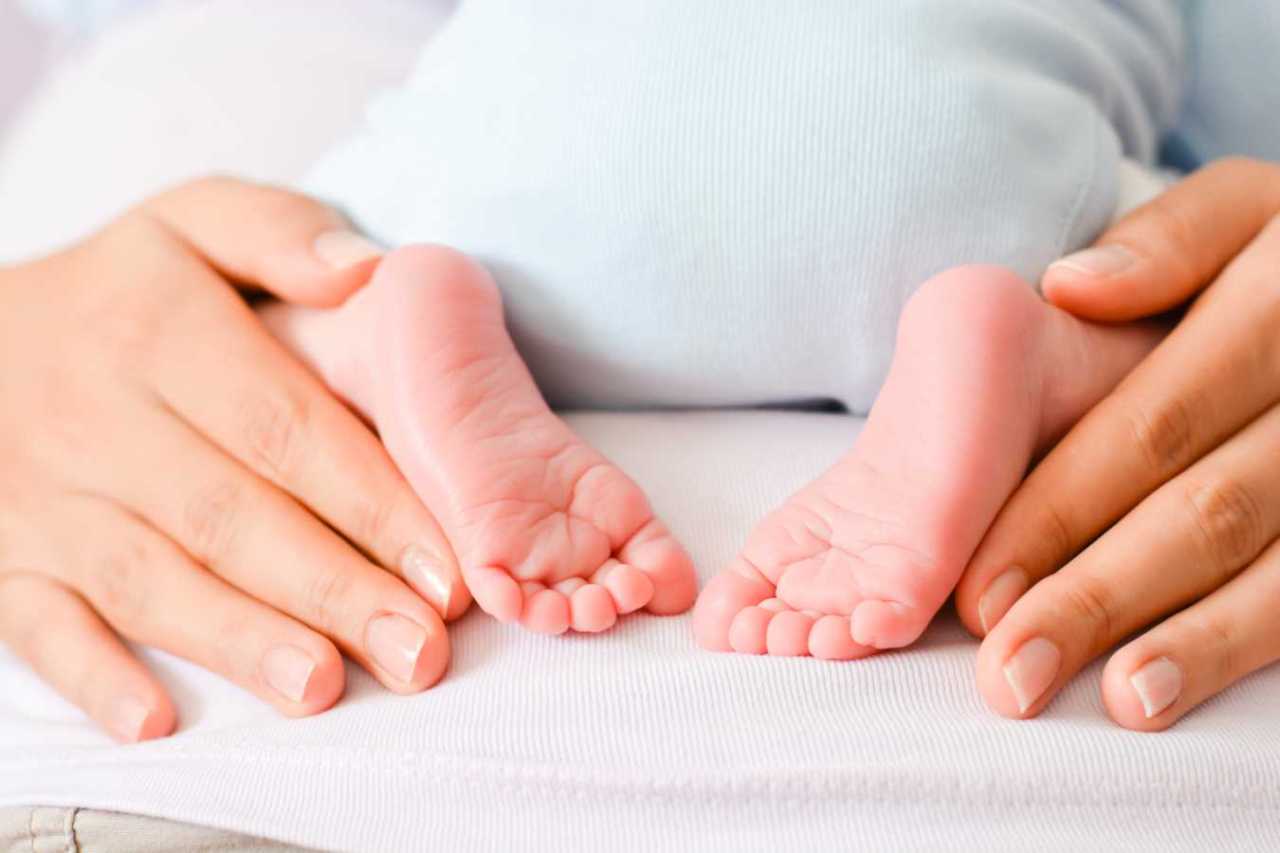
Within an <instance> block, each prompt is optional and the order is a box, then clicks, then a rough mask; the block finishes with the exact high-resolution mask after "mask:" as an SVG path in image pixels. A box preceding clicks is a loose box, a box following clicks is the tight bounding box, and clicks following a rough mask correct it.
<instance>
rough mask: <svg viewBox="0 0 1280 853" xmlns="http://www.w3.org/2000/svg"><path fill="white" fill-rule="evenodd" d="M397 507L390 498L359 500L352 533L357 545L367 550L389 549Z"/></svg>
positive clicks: (354, 511) (355, 510)
mask: <svg viewBox="0 0 1280 853" xmlns="http://www.w3.org/2000/svg"><path fill="white" fill-rule="evenodd" d="M395 516H396V509H395V505H394V504H393V502H391V501H389V500H375V499H364V500H359V501H358V502H357V503H356V505H355V508H354V510H353V517H354V523H353V525H352V531H351V535H352V537H353V539H354V541H355V543H356V544H357V545H359V546H360V547H363V548H364V549H365V550H367V551H371V552H372V551H376V552H382V551H387V550H389V549H388V548H386V547H383V546H384V545H389V544H392V543H391V539H392V530H393V529H394V524H395V523H394V519H395Z"/></svg>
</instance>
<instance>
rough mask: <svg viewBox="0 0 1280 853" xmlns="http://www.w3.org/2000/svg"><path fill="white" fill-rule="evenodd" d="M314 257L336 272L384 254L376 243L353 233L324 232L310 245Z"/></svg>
mask: <svg viewBox="0 0 1280 853" xmlns="http://www.w3.org/2000/svg"><path fill="white" fill-rule="evenodd" d="M312 250H313V251H314V252H315V253H316V257H318V258H319V259H320V260H322V261H324V262H325V263H326V264H328V265H329V266H331V267H333V268H334V269H336V270H344V269H346V268H347V267H353V266H355V265H356V264H359V263H363V262H365V261H367V260H370V259H371V258H380V257H382V256H383V255H384V254H385V253H386V252H385V250H384V249H383V248H382V247H381V246H379V245H378V244H377V243H375V242H373V241H372V240H370V239H368V238H367V237H362V236H360V235H359V234H357V233H355V232H354V231H345V230H342V231H326V232H325V233H323V234H321V235H320V236H319V237H317V238H316V241H315V243H313V244H312Z"/></svg>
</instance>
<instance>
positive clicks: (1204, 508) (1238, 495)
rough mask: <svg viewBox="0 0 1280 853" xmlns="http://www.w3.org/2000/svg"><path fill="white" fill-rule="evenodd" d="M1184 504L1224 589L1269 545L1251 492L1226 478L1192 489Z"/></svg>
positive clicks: (1186, 494) (1259, 509)
mask: <svg viewBox="0 0 1280 853" xmlns="http://www.w3.org/2000/svg"><path fill="white" fill-rule="evenodd" d="M1184 501H1185V504H1186V508H1187V512H1188V514H1189V515H1190V519H1191V525H1190V527H1191V531H1192V534H1193V535H1194V536H1195V538H1196V540H1197V542H1198V544H1199V546H1200V549H1201V552H1202V553H1203V554H1204V556H1205V557H1206V559H1207V561H1208V568H1209V569H1210V570H1211V571H1212V572H1213V575H1214V577H1213V580H1214V581H1215V582H1216V584H1218V585H1221V584H1222V583H1223V582H1225V581H1226V580H1227V579H1228V578H1229V577H1231V576H1232V575H1234V574H1235V573H1236V571H1237V570H1239V569H1240V568H1241V567H1243V566H1244V564H1245V563H1246V562H1247V561H1249V560H1251V559H1252V558H1253V557H1255V556H1256V555H1257V554H1258V552H1259V551H1260V550H1261V549H1262V546H1263V545H1264V544H1265V543H1264V541H1263V533H1264V529H1265V528H1264V521H1263V515H1262V510H1261V508H1260V507H1259V505H1258V502H1257V500H1256V499H1255V498H1254V496H1253V495H1252V494H1251V493H1250V491H1249V489H1248V488H1246V487H1245V486H1243V485H1242V484H1240V483H1238V482H1236V481H1233V480H1229V479H1225V478H1224V479H1219V480H1216V481H1213V482H1210V483H1203V484H1194V485H1191V486H1190V487H1189V488H1188V489H1187V490H1186V493H1185V496H1184Z"/></svg>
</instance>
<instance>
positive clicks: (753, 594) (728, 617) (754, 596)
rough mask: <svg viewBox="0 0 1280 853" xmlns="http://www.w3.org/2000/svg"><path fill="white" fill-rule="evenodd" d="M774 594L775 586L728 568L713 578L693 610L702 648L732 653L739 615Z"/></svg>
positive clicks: (759, 577) (757, 577) (695, 635)
mask: <svg viewBox="0 0 1280 853" xmlns="http://www.w3.org/2000/svg"><path fill="white" fill-rule="evenodd" d="M771 595H773V585H772V584H770V583H769V582H768V581H766V580H765V579H764V578H763V577H761V576H759V575H758V574H757V575H756V576H754V577H751V576H748V575H747V574H744V573H743V572H740V571H737V570H735V569H727V570H725V571H723V572H721V573H720V574H718V575H716V576H715V577H714V578H712V579H711V582H710V583H708V584H707V586H706V589H704V590H703V591H702V594H701V595H699V596H698V603H697V605H695V606H694V608H693V636H694V639H695V640H697V643H698V645H699V646H701V647H702V648H704V649H709V650H711V651H717V652H727V651H731V650H732V649H733V647H732V646H731V645H730V643H729V627H730V625H732V623H733V620H734V618H735V617H736V616H737V615H738V613H739V612H740V611H741V610H743V609H745V608H748V607H754V606H755V605H756V604H759V603H760V602H761V601H763V600H765V599H766V598H769V597H770V596H771Z"/></svg>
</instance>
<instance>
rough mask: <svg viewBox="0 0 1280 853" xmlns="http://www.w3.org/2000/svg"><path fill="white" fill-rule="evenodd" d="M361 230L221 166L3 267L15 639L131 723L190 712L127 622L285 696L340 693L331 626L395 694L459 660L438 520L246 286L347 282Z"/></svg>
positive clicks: (0, 613) (148, 638) (147, 734)
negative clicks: (226, 173)
mask: <svg viewBox="0 0 1280 853" xmlns="http://www.w3.org/2000/svg"><path fill="white" fill-rule="evenodd" d="M345 229H346V226H345V225H344V223H343V221H342V220H341V218H340V217H339V216H338V215H337V214H335V213H334V212H333V211H331V210H329V209H328V208H325V207H323V206H321V205H319V204H317V203H315V202H313V201H310V200H308V199H305V198H302V197H300V196H297V195H294V194H291V193H286V192H283V191H280V190H274V189H268V188H264V187H257V186H250V185H247V184H242V183H238V182H235V181H231V180H226V179H210V180H205V181H200V182H196V183H193V184H190V185H187V186H185V187H182V188H180V189H178V190H175V191H172V192H169V193H166V194H164V195H162V196H159V197H157V198H155V199H152V200H151V201H149V202H147V203H144V204H143V205H141V206H140V207H139V208H137V209H136V210H133V211H131V212H130V213H128V214H126V215H125V216H123V217H122V218H121V219H119V220H118V221H116V222H115V223H114V224H112V225H110V226H108V227H107V228H105V229H104V230H103V231H101V232H100V233H98V234H97V235H95V236H93V237H92V238H90V239H88V240H87V241H85V242H84V243H82V244H80V245H78V246H75V247H74V248H71V249H69V250H67V251H64V252H62V253H60V254H57V255H54V256H52V257H49V258H46V259H43V260H40V261H37V262H34V263H30V264H27V265H25V266H20V267H17V268H10V269H4V270H0V472H3V488H2V489H0V642H3V643H5V644H6V645H9V646H10V647H11V648H12V649H13V650H14V651H15V652H16V653H17V654H19V655H20V656H22V657H23V658H24V659H26V660H27V661H28V662H29V663H30V665H31V666H32V667H33V668H34V669H35V671H36V672H37V673H38V674H39V675H40V676H42V677H43V678H44V679H45V680H47V681H48V682H49V683H50V684H51V685H53V686H54V687H55V688H56V689H58V690H59V691H60V692H61V693H62V694H63V695H65V696H66V697H67V698H68V699H70V700H71V701H73V702H75V703H76V704H77V705H79V706H80V707H81V708H83V709H84V710H85V711H86V712H87V713H88V714H89V715H90V716H92V717H93V718H94V719H95V720H96V721H98V722H99V723H100V724H101V725H102V726H104V727H105V728H106V729H107V730H108V731H110V732H111V733H112V734H113V735H114V736H115V737H117V738H118V739H120V740H124V741H133V740H141V739H145V738H152V737H157V736H161V735H164V734H167V733H169V732H170V731H172V730H173V728H174V725H175V714H174V709H173V706H172V704H171V702H170V701H169V699H168V697H167V696H166V695H165V691H164V689H163V688H162V687H161V685H160V683H159V682H158V681H157V680H156V679H155V677H154V676H153V675H152V674H151V673H149V672H148V671H147V670H146V669H145V668H144V667H143V665H142V664H141V663H140V662H139V661H138V659H137V658H136V657H134V655H133V654H132V653H131V652H130V651H129V649H128V648H127V647H126V646H125V645H124V643H123V642H121V640H120V639H119V638H118V636H117V635H119V636H122V637H125V638H127V639H130V640H134V641H137V642H139V643H142V644H145V645H149V646H155V647H158V648H160V649H164V650H165V651H168V652H171V653H173V654H175V655H179V656H182V657H184V658H187V659H189V660H191V661H194V662H195V663H197V664H199V665H201V666H204V667H206V668H208V669H210V670H212V671H214V672H217V673H220V674H221V675H223V676H225V677H227V678H229V679H230V680H232V681H234V682H236V683H237V684H239V685H241V686H243V687H244V688H246V689H247V690H250V691H252V692H253V693H256V694H257V695H259V696H261V697H262V698H264V699H266V700H267V701H268V702H270V703H271V704H273V705H274V706H275V707H276V708H278V709H279V710H280V711H281V712H283V713H285V714H288V715H291V716H301V715H306V714H313V713H316V712H318V711H321V710H324V709H325V708H327V707H329V706H330V705H332V704H333V703H334V702H335V701H336V700H337V699H338V697H339V696H340V695H341V693H342V689H343V678H344V673H343V664H342V660H341V657H340V656H339V650H341V651H342V652H345V653H346V654H348V655H350V656H351V657H352V658H354V659H355V660H356V661H358V662H359V663H360V664H361V665H362V666H364V667H365V668H366V669H368V670H369V672H371V673H372V674H373V675H374V676H375V677H376V678H377V679H378V680H379V681H381V682H382V683H383V684H384V685H386V686H387V687H388V688H390V689H392V690H395V691H397V692H401V693H410V692H415V691H419V690H422V689H424V688H426V687H429V686H431V685H432V684H434V683H435V682H436V681H437V680H438V679H439V678H440V677H441V675H442V674H443V673H444V670H445V667H446V665H447V663H448V659H449V641H448V637H447V635H446V633H445V629H444V624H443V622H442V621H441V615H447V616H449V617H453V616H456V615H457V614H458V613H460V612H461V611H462V610H463V609H465V608H466V606H467V603H468V601H469V599H468V596H467V593H466V591H465V589H464V588H463V587H462V584H461V581H460V576H459V573H458V567H457V564H456V561H455V559H454V557H453V553H452V551H451V549H450V548H449V545H448V543H447V541H446V539H445V538H444V536H443V535H442V533H441V531H440V528H439V527H438V526H437V524H436V522H435V519H434V518H433V517H432V516H431V514H430V513H429V512H428V511H427V510H426V509H425V508H424V507H423V506H422V504H421V503H420V502H419V501H418V499H417V498H416V497H415V495H414V494H413V492H412V491H411V490H410V489H409V487H408V485H407V484H406V483H405V481H404V480H403V479H402V478H401V476H400V475H399V473H398V472H397V471H396V469H395V467H394V466H393V464H392V462H391V460H390V459H389V458H388V456H387V454H386V452H385V451H384V450H383V448H382V446H381V444H379V442H378V440H377V439H376V437H375V436H374V435H373V434H372V433H371V432H370V431H369V429H368V428H367V427H365V426H364V424H362V423H361V421H360V420H359V419H357V418H356V417H355V416H354V415H353V414H352V413H351V412H349V411H348V410H347V409H346V408H344V407H343V406H342V405H341V404H340V403H339V402H337V400H336V399H335V398H334V397H333V396H332V395H331V394H330V393H329V392H328V391H326V389H325V388H324V387H323V386H322V385H321V383H320V382H319V381H318V380H317V379H315V378H314V377H313V376H312V375H311V374H310V373H309V372H308V371H307V370H306V369H304V368H303V367H302V366H301V365H300V363H298V362H297V361H295V360H294V358H293V357H291V356H290V355H289V354H288V353H287V352H286V351H285V350H284V349H283V348H282V347H281V346H280V345H279V344H277V343H276V342H275V341H274V340H273V339H272V338H271V337H270V336H269V335H268V334H267V332H266V331H265V330H264V328H263V327H262V326H261V324H260V323H259V321H258V319H257V318H256V317H255V316H254V314H253V312H252V310H251V309H250V308H249V306H248V305H247V304H246V303H245V301H244V300H243V299H242V298H241V296H240V295H238V293H237V292H236V289H235V288H234V287H233V286H232V285H231V284H229V282H232V281H233V282H236V283H238V284H242V285H246V286H248V285H254V286H259V287H262V288H265V289H267V290H270V291H272V292H274V293H275V294H277V295H279V296H281V297H282V298H285V299H288V300H291V301H296V302H302V303H307V304H312V305H331V304H337V303H340V302H341V301H342V300H343V299H344V298H345V297H346V296H347V295H348V294H349V293H350V292H352V291H353V290H355V289H356V288H358V287H359V286H360V285H361V284H363V283H364V281H365V280H366V279H367V278H368V276H369V274H370V272H371V271H372V268H373V267H374V266H375V265H376V262H377V261H376V253H375V252H374V251H373V249H372V247H371V246H370V244H368V243H366V242H363V241H361V240H360V239H359V238H358V237H356V235H354V234H351V233H349V232H348V231H346V230H345ZM415 590H416V591H415Z"/></svg>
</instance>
